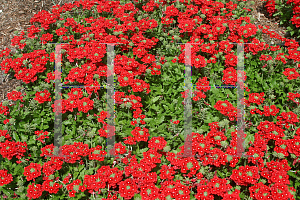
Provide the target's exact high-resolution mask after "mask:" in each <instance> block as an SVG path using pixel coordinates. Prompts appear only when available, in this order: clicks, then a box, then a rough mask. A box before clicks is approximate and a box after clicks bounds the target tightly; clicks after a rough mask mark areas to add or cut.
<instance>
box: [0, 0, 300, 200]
mask: <svg viewBox="0 0 300 200" xmlns="http://www.w3.org/2000/svg"><path fill="white" fill-rule="evenodd" d="M244 6H245V2H243V1H228V0H226V1H207V0H189V1H188V0H179V1H174V2H171V1H169V0H167V1H165V0H159V1H153V0H150V1H142V2H140V1H137V0H134V1H133V2H130V3H125V2H119V1H107V0H80V1H76V2H74V3H67V4H64V5H62V6H59V5H56V6H53V8H52V12H51V13H50V12H47V11H44V10H43V11H41V12H39V13H38V14H36V15H34V17H33V18H32V19H31V21H30V22H31V23H32V26H31V27H29V28H28V29H27V31H22V32H21V33H20V34H19V35H16V36H15V37H14V38H13V40H12V44H13V45H14V46H16V47H17V48H18V51H17V52H16V53H12V52H11V50H10V49H5V50H3V51H2V52H1V56H2V57H5V59H4V61H3V62H2V63H1V69H2V70H4V71H5V73H11V74H13V75H14V76H15V77H16V78H17V79H19V80H22V81H23V82H24V84H23V85H24V87H25V89H26V91H25V92H24V91H23V92H21V88H17V90H16V91H13V92H11V93H9V94H8V95H7V97H8V99H9V100H11V101H10V102H3V103H1V104H0V116H1V120H2V121H3V124H1V125H0V135H1V137H0V154H1V156H0V162H1V166H0V176H1V180H0V195H1V196H2V197H3V198H4V199H11V198H16V199H17V198H18V199H66V198H71V199H101V200H104V199H107V200H112V199H151V200H154V199H201V200H207V199H274V200H275V199H276V200H277V199H282V200H287V199H290V200H295V199H300V193H299V188H300V187H299V185H300V184H299V180H300V176H299V175H298V174H297V169H299V160H300V159H299V157H300V150H299V149H300V148H299V147H300V128H299V126H298V124H299V118H298V115H299V114H300V109H299V107H298V105H299V101H298V98H299V97H300V90H299V88H298V87H297V85H298V84H299V73H298V67H299V61H300V52H299V50H298V48H299V44H298V43H297V42H296V41H294V40H290V39H286V38H282V37H281V36H280V35H278V34H276V33H275V32H274V31H269V30H268V28H269V27H263V26H258V27H256V26H255V25H254V24H252V23H251V21H250V18H249V17H248V16H247V13H248V12H249V10H248V9H245V7H244ZM262 34H268V35H270V37H274V38H277V39H279V40H281V41H282V42H284V43H285V45H284V46H278V45H274V46H271V45H270V44H266V43H264V42H260V38H261V35H262ZM61 43H64V44H61ZM103 43H119V44H118V45H116V46H114V49H115V54H116V56H115V59H114V73H115V79H116V82H115V84H116V88H115V89H116V90H115V93H114V95H113V98H114V100H115V104H116V107H115V112H116V113H115V127H114V128H115V140H116V141H115V144H114V148H113V150H112V151H111V152H113V153H114V155H115V157H106V155H108V152H107V150H106V147H107V143H106V139H107V138H108V137H110V136H111V135H109V134H108V133H107V130H108V129H109V126H108V123H107V121H106V119H107V118H108V117H109V116H108V115H109V113H108V111H107V108H106V106H107V102H106V89H105V88H101V87H100V86H103V84H105V81H106V77H107V76H109V73H110V72H108V70H107V67H108V66H107V49H106V44H103ZM176 43H183V44H180V45H178V44H176ZM184 43H197V44H192V45H191V66H192V83H193V84H194V85H195V86H196V89H194V90H193V97H192V105H193V114H192V116H193V119H194V120H193V126H192V133H191V134H190V135H189V136H190V137H192V142H193V143H192V154H193V156H192V157H185V156H183V153H184V147H185V146H184V143H185V139H186V138H185V137H184V129H183V125H184V123H183V122H184V120H185V119H184V116H183V113H184V98H185V97H186V93H185V89H184V85H183V84H184V82H185V73H184V70H185V58H186V57H185V53H186V49H185V44H184ZM232 43H247V44H245V46H244V51H245V61H244V65H245V70H244V71H243V72H242V71H238V70H237V65H238V56H237V50H236V49H237V45H236V44H232ZM248 43H249V44H248ZM57 44H61V52H62V54H61V55H60V56H61V60H62V75H61V76H62V82H63V83H64V85H66V86H68V85H69V86H70V87H69V88H66V89H62V104H61V105H60V106H61V112H62V118H63V122H62V134H63V146H62V148H61V153H62V155H59V156H56V155H54V150H55V146H54V139H55V137H54V131H53V129H54V117H55V113H56V112H57V107H58V105H57V102H56V101H55V69H54V66H55V65H54V63H55V61H56V57H55V53H54V52H55V46H56V45H57ZM238 74H243V76H244V78H243V77H239V76H238ZM241 79H242V80H244V81H245V86H244V89H245V94H244V96H245V97H244V98H243V99H241V102H242V103H243V104H244V105H245V113H246V116H245V119H246V124H245V134H244V135H245V155H244V156H237V153H238V152H237V146H238V145H239V144H238V140H237V138H238V134H237V130H236V120H237V117H238V112H239V110H238V109H237V95H236V89H232V88H225V89H224V88H218V87H215V86H214V85H219V86H220V85H222V84H226V85H231V86H232V85H236V84H237V82H238V80H241ZM78 85H84V86H87V87H85V88H84V89H82V88H76V87H71V86H78ZM94 86H99V87H94ZM111 152H109V153H110V154H111Z"/></svg>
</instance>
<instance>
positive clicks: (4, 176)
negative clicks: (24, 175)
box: [0, 169, 13, 186]
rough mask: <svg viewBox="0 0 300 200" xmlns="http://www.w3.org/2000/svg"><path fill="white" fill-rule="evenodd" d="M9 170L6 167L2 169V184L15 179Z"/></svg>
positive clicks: (0, 177) (0, 184) (0, 178)
mask: <svg viewBox="0 0 300 200" xmlns="http://www.w3.org/2000/svg"><path fill="white" fill-rule="evenodd" d="M7 172H8V171H7V170H5V169H1V170H0V186H3V185H5V184H9V183H10V182H12V181H13V177H12V175H11V174H8V173H7Z"/></svg>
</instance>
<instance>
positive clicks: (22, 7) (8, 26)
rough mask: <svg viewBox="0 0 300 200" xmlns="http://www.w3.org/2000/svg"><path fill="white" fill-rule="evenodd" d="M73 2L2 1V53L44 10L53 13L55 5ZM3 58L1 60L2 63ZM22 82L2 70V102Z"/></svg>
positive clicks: (58, 0)
mask: <svg viewBox="0 0 300 200" xmlns="http://www.w3.org/2000/svg"><path fill="white" fill-rule="evenodd" d="M72 2H74V1H72V0H0V10H2V12H0V51H2V50H3V49H5V48H9V49H11V50H12V52H16V49H15V48H14V47H13V46H11V39H12V38H13V37H14V32H15V31H19V32H20V31H22V30H27V28H28V27H30V26H31V24H30V19H31V18H32V17H33V16H34V14H37V13H38V12H40V11H42V10H46V11H51V9H52V6H54V5H57V4H59V5H63V4H65V3H72ZM2 60H3V58H0V62H2ZM21 85H22V81H21V80H17V79H16V78H15V77H11V76H6V74H5V73H4V72H3V71H2V70H0V102H3V101H4V100H7V98H6V94H7V93H8V92H11V91H13V90H14V89H15V88H16V87H17V86H21Z"/></svg>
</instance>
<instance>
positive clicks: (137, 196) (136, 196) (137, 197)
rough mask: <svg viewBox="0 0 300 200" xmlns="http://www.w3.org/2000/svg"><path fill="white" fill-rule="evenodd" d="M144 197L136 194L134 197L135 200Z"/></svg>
mask: <svg viewBox="0 0 300 200" xmlns="http://www.w3.org/2000/svg"><path fill="white" fill-rule="evenodd" d="M141 199H142V196H141V195H140V194H135V195H134V200H141Z"/></svg>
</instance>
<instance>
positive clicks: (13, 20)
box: [0, 0, 294, 102]
mask: <svg viewBox="0 0 300 200" xmlns="http://www.w3.org/2000/svg"><path fill="white" fill-rule="evenodd" d="M70 2H74V1H71V0H0V10H2V12H0V51H1V50H3V49H5V48H9V49H11V50H12V52H15V50H16V49H15V48H14V47H12V46H11V44H10V41H11V39H12V38H13V37H14V34H13V33H14V31H22V30H26V29H27V28H28V27H29V26H31V24H30V22H29V21H30V19H31V18H32V17H33V16H34V14H37V13H38V12H39V11H41V10H47V11H51V9H52V6H53V5H57V4H60V5H63V4H65V3H70ZM247 2H248V6H247V7H248V8H253V9H254V10H253V11H252V17H253V18H255V19H256V21H254V22H253V23H254V24H255V25H268V26H270V29H271V30H274V31H276V32H277V33H279V34H280V35H281V36H284V37H286V38H291V37H289V35H288V34H287V33H286V29H285V28H284V27H282V26H279V25H278V23H279V19H278V18H273V17H269V16H268V13H267V11H266V9H265V8H264V7H263V5H264V2H263V1H262V0H254V4H253V5H250V1H247ZM263 39H264V40H265V42H267V43H271V42H274V43H280V41H278V40H277V39H274V38H270V37H269V36H267V35H266V34H263ZM293 39H294V38H293ZM2 60H3V58H0V62H1V61H2ZM5 75H6V74H4V72H3V71H2V70H0V102H3V101H4V100H7V98H6V94H7V93H8V92H11V91H12V90H14V89H15V88H16V87H17V86H21V85H22V84H21V83H22V81H21V80H17V79H16V78H15V77H10V76H5Z"/></svg>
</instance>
